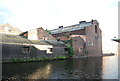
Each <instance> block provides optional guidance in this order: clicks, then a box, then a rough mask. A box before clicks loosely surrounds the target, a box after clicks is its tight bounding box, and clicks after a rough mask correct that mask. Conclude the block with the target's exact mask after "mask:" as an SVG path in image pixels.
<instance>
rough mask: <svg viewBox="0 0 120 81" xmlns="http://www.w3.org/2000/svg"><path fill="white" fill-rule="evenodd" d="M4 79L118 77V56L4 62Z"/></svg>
mask: <svg viewBox="0 0 120 81" xmlns="http://www.w3.org/2000/svg"><path fill="white" fill-rule="evenodd" d="M2 71H3V72H2V74H3V75H2V78H3V79H118V57H117V56H105V57H89V58H80V59H67V60H57V61H56V60H53V61H43V62H28V63H10V64H2Z"/></svg>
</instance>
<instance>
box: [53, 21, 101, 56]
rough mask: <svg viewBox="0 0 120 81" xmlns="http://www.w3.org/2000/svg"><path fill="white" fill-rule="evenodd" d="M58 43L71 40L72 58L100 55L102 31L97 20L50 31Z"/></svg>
mask: <svg viewBox="0 0 120 81" xmlns="http://www.w3.org/2000/svg"><path fill="white" fill-rule="evenodd" d="M51 34H52V36H54V37H55V38H56V39H57V40H59V41H64V40H72V46H73V48H74V56H75V57H79V56H85V55H87V56H98V55H101V54H102V31H101V29H100V28H99V23H98V22H97V20H92V21H90V22H86V21H81V22H79V24H76V25H72V26H67V27H63V26H60V27H59V28H58V29H54V30H51Z"/></svg>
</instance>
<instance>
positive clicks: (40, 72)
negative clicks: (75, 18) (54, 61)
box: [27, 63, 52, 79]
mask: <svg viewBox="0 0 120 81" xmlns="http://www.w3.org/2000/svg"><path fill="white" fill-rule="evenodd" d="M51 73H52V65H51V64H49V63H48V64H47V65H46V66H44V67H42V68H41V67H40V68H38V69H37V70H36V71H35V72H33V73H32V74H30V75H29V76H28V77H27V79H48V78H49V76H50V75H51Z"/></svg>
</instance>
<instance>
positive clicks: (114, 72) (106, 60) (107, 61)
mask: <svg viewBox="0 0 120 81" xmlns="http://www.w3.org/2000/svg"><path fill="white" fill-rule="evenodd" d="M102 68H103V71H102V73H103V76H102V78H104V79H118V56H109V57H103V67H102Z"/></svg>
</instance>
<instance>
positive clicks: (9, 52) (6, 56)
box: [2, 44, 66, 61]
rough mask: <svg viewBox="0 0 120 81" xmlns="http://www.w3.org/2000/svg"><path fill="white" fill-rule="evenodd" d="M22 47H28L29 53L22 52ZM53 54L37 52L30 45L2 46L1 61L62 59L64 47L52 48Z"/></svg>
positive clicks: (42, 51)
mask: <svg viewBox="0 0 120 81" xmlns="http://www.w3.org/2000/svg"><path fill="white" fill-rule="evenodd" d="M24 47H30V51H29V52H28V53H25V52H24V51H23V48H24ZM52 52H53V53H51V54H47V53H46V51H44V50H38V49H37V48H35V47H34V46H30V45H17V44H2V60H3V61H7V60H12V59H32V58H36V59H37V58H42V57H44V58H47V57H48V58H51V57H64V56H66V55H65V49H64V47H57V46H53V50H52Z"/></svg>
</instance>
